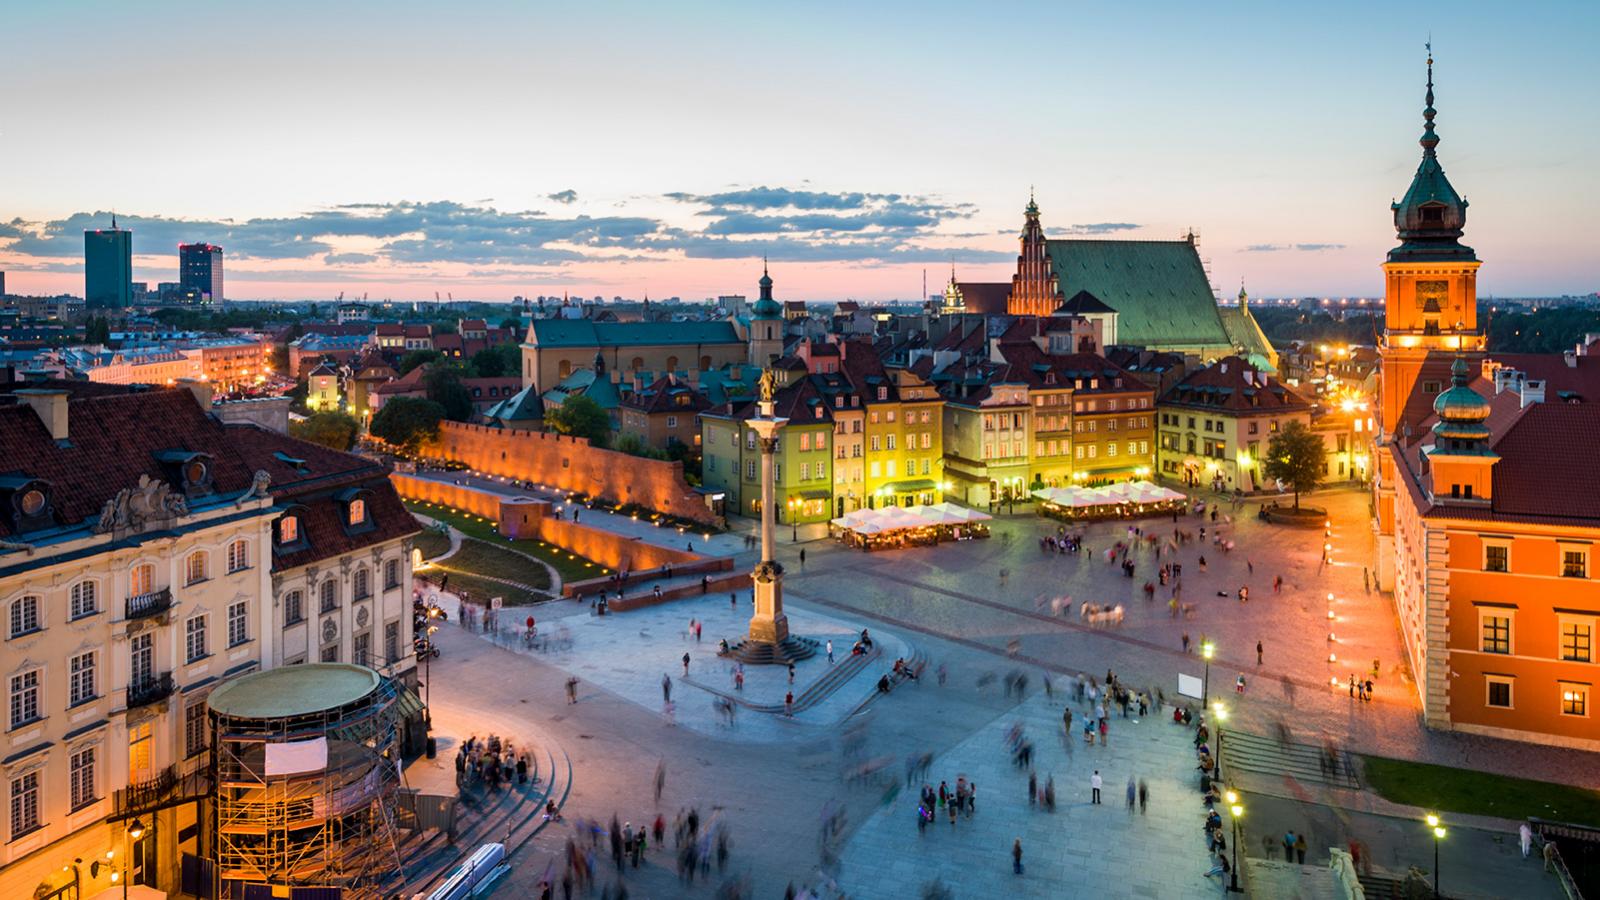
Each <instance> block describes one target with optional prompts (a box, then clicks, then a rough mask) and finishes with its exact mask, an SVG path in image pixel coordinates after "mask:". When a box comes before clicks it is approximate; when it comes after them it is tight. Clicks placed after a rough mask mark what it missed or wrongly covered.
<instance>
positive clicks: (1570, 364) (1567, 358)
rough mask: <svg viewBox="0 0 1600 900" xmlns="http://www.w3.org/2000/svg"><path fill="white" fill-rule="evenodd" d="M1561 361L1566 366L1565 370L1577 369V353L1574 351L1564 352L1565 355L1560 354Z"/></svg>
mask: <svg viewBox="0 0 1600 900" xmlns="http://www.w3.org/2000/svg"><path fill="white" fill-rule="evenodd" d="M1561 359H1562V360H1563V361H1564V362H1565V363H1566V364H1567V368H1569V369H1576V368H1577V367H1578V351H1576V350H1568V351H1566V352H1565V353H1563V354H1561Z"/></svg>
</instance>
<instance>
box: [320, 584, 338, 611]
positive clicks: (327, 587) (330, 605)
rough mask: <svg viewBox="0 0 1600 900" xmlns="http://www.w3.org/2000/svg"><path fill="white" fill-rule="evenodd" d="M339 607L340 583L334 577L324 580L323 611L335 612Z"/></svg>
mask: <svg viewBox="0 0 1600 900" xmlns="http://www.w3.org/2000/svg"><path fill="white" fill-rule="evenodd" d="M338 608H339V585H338V584H337V583H336V582H335V581H334V580H333V579H332V578H329V579H328V580H326V581H324V582H322V611H323V612H333V611H334V610H336V609H338Z"/></svg>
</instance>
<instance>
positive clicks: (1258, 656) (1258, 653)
mask: <svg viewBox="0 0 1600 900" xmlns="http://www.w3.org/2000/svg"><path fill="white" fill-rule="evenodd" d="M1256 665H1258V666H1259V665H1261V639H1260V638H1256Z"/></svg>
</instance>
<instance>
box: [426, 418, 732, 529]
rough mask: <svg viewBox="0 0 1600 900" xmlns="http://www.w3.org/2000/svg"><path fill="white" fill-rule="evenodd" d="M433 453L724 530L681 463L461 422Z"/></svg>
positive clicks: (443, 427)
mask: <svg viewBox="0 0 1600 900" xmlns="http://www.w3.org/2000/svg"><path fill="white" fill-rule="evenodd" d="M432 450H433V451H434V452H436V453H437V454H438V455H439V456H442V457H444V458H446V459H451V460H455V461H458V462H462V463H465V464H467V465H468V466H470V467H472V468H473V469H475V470H477V471H479V472H484V473H487V474H490V475H504V476H506V477H508V478H514V479H517V480H518V481H532V482H534V483H536V484H542V485H549V486H551V487H554V488H556V489H558V490H563V491H575V492H578V493H582V494H588V495H589V496H592V497H601V498H604V499H606V500H608V501H610V502H613V503H636V504H638V505H640V506H643V507H645V508H647V509H652V510H655V511H657V512H662V513H666V514H668V515H672V516H677V517H679V518H683V519H688V520H691V521H695V522H701V523H704V524H707V525H717V524H719V523H718V522H717V520H716V516H715V515H713V514H712V512H711V510H710V508H709V507H707V506H706V503H705V500H704V499H703V498H702V497H701V495H700V494H698V493H697V492H695V490H694V489H693V488H691V487H690V486H689V483H688V482H686V481H684V479H683V464H682V463H680V462H675V461H670V460H660V459H645V458H643V457H638V456H631V455H629V454H626V453H618V452H616V451H614V450H602V449H600V448H597V447H593V446H590V444H589V441H588V440H587V439H584V438H575V437H567V436H563V435H559V434H555V433H553V432H543V431H510V430H505V429H500V428H487V427H485V426H482V425H468V424H464V423H461V422H442V423H440V425H439V440H438V443H437V445H436V446H435V447H433V448H432Z"/></svg>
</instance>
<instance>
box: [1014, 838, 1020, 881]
mask: <svg viewBox="0 0 1600 900" xmlns="http://www.w3.org/2000/svg"><path fill="white" fill-rule="evenodd" d="M1011 871H1012V873H1014V874H1017V875H1021V874H1022V838H1017V839H1016V840H1014V841H1012V842H1011Z"/></svg>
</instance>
